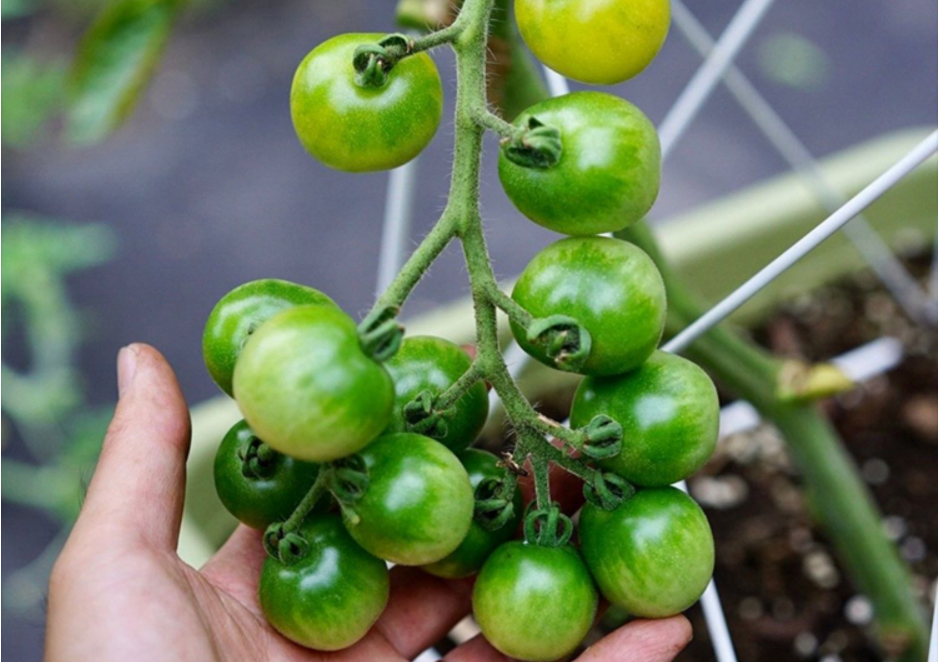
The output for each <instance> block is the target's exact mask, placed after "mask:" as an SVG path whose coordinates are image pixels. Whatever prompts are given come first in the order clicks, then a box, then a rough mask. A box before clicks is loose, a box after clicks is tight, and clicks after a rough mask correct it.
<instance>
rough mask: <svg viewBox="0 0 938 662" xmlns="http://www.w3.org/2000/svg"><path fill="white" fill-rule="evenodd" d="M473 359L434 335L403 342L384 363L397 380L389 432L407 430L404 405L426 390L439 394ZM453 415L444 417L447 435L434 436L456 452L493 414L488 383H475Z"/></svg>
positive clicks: (468, 442)
mask: <svg viewBox="0 0 938 662" xmlns="http://www.w3.org/2000/svg"><path fill="white" fill-rule="evenodd" d="M471 364H472V360H471V359H470V358H469V355H468V354H466V353H465V352H464V351H463V350H462V349H461V348H460V347H459V346H458V345H455V344H453V343H451V342H450V341H448V340H444V339H443V338H434V337H433V336H412V337H409V338H406V339H405V340H404V342H403V343H401V347H400V349H399V350H398V351H397V353H396V354H395V355H394V356H393V357H391V358H390V359H389V360H387V361H386V362H385V363H384V367H385V368H387V371H388V373H389V374H390V375H391V379H393V380H394V391H395V394H396V395H395V399H394V412H393V414H392V416H391V424H390V426H388V432H406V431H407V425H406V423H405V419H404V407H405V406H406V405H407V404H408V403H409V402H410V401H411V400H413V399H414V398H416V397H417V396H418V395H419V394H420V393H421V392H422V391H425V390H430V391H432V392H433V393H435V394H437V395H439V394H440V393H442V392H443V391H445V390H446V389H448V388H449V387H450V386H452V385H453V384H454V383H455V382H456V380H457V379H459V378H460V377H461V376H462V374H463V373H464V372H466V371H467V370H468V369H469V366H470V365H471ZM453 410H454V411H453V413H452V415H449V416H446V417H445V418H444V419H443V420H444V422H445V426H446V435H445V436H444V437H436V436H434V439H436V440H437V441H439V442H440V443H441V444H443V445H444V446H446V447H447V448H449V449H450V450H451V451H453V452H454V453H456V452H459V451H461V450H463V449H464V448H466V447H467V446H469V444H471V443H472V442H473V441H474V440H475V438H476V437H477V436H479V432H481V431H482V427H483V426H484V425H485V420H486V418H488V414H489V397H488V393H487V392H486V390H485V385H484V384H483V383H482V382H481V381H480V382H477V383H476V384H474V385H473V386H472V387H471V388H470V389H469V390H468V391H467V392H466V394H465V395H463V396H462V397H461V398H460V399H459V400H458V401H457V402H456V404H455V405H454V406H453Z"/></svg>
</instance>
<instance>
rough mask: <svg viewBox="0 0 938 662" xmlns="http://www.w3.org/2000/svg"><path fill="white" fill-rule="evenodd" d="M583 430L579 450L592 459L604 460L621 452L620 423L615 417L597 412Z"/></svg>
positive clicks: (621, 434) (621, 432)
mask: <svg viewBox="0 0 938 662" xmlns="http://www.w3.org/2000/svg"><path fill="white" fill-rule="evenodd" d="M580 429H581V430H582V431H583V435H584V441H583V446H582V447H581V448H580V451H581V452H582V453H583V454H584V455H586V456H588V457H591V458H593V459H594V460H605V459H608V458H611V457H615V456H616V455H618V454H619V453H621V452H622V436H623V431H622V425H621V424H620V423H619V422H618V421H616V420H615V419H613V418H611V417H609V416H607V415H605V414H599V415H597V416H594V417H593V418H592V419H591V420H590V422H589V423H588V424H587V425H586V427H583V428H580Z"/></svg>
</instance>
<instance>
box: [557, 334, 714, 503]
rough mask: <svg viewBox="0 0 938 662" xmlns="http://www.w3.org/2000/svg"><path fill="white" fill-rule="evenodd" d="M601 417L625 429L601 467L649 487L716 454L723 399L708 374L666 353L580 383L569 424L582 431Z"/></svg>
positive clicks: (673, 478)
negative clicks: (621, 372)
mask: <svg viewBox="0 0 938 662" xmlns="http://www.w3.org/2000/svg"><path fill="white" fill-rule="evenodd" d="M600 414H605V415H606V416H609V417H611V418H612V419H614V420H616V421H618V422H619V423H620V424H621V425H622V430H623V433H624V434H623V438H624V445H623V448H622V452H621V453H620V454H619V455H617V456H615V457H613V458H610V459H608V460H603V461H601V462H600V463H599V464H600V465H601V466H602V467H603V468H605V469H609V470H611V471H613V472H614V473H617V474H619V475H620V476H622V477H623V478H625V479H626V480H628V481H629V482H630V483H634V484H636V485H643V486H645V487H665V486H667V485H671V484H672V483H676V482H678V481H679V480H683V479H684V478H687V477H688V476H690V475H691V474H693V473H695V472H696V471H697V470H698V469H700V467H702V466H703V465H704V463H705V462H706V461H707V460H708V459H709V458H710V456H711V455H712V454H713V449H714V448H715V447H716V443H717V434H718V432H719V430H720V401H719V399H718V398H717V391H716V388H715V387H714V386H713V382H712V381H710V378H709V377H708V376H707V373H705V372H704V371H703V370H701V369H700V368H699V367H698V366H697V365H696V364H694V363H691V362H690V361H688V360H687V359H683V358H681V357H679V356H675V355H673V354H667V353H665V352H661V351H658V352H655V353H654V354H652V355H651V357H650V358H649V359H648V360H647V361H646V362H645V363H643V364H642V365H641V366H640V367H638V368H637V369H635V370H633V371H632V372H630V373H628V374H625V375H619V376H616V377H587V378H586V379H584V380H583V381H582V382H581V383H580V386H579V388H578V389H577V392H576V396H575V397H574V399H573V408H572V410H571V412H570V424H571V425H572V426H573V427H582V426H584V425H586V424H588V423H589V422H590V420H592V418H593V417H594V416H598V415H600Z"/></svg>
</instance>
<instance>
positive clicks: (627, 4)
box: [515, 0, 671, 85]
mask: <svg viewBox="0 0 938 662" xmlns="http://www.w3.org/2000/svg"><path fill="white" fill-rule="evenodd" d="M515 16H516V17H517V20H518V27H519V28H520V30H521V36H522V37H524V41H525V43H527V45H528V47H529V48H530V49H531V51H533V53H534V55H536V56H537V58H538V59H539V60H540V61H541V62H543V63H544V64H546V65H547V66H548V67H550V68H551V69H553V70H554V71H556V72H557V73H559V74H563V75H564V76H567V77H568V78H573V79H574V80H578V81H581V82H583V83H591V84H594V85H613V84H615V83H621V82H622V81H624V80H628V79H629V78H632V77H633V76H637V75H638V74H640V73H641V72H642V71H643V70H644V69H645V67H647V66H648V65H649V64H650V63H651V61H652V60H653V59H655V56H656V55H657V54H658V51H659V50H660V49H661V45H662V44H663V43H664V39H665V37H667V35H668V27H669V26H670V24H671V7H670V5H669V0H516V1H515Z"/></svg>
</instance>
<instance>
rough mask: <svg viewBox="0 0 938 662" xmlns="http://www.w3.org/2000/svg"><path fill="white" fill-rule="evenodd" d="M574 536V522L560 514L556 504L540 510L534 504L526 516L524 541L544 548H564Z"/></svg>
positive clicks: (553, 503) (552, 503)
mask: <svg viewBox="0 0 938 662" xmlns="http://www.w3.org/2000/svg"><path fill="white" fill-rule="evenodd" d="M572 536H573V521H572V520H571V519H570V518H569V517H567V516H566V515H565V514H563V513H562V512H560V506H558V505H557V503H556V502H551V504H550V505H549V506H547V507H545V508H538V507H537V506H536V505H534V502H532V503H531V505H529V506H528V512H527V514H526V515H525V516H524V539H525V541H526V542H527V543H529V544H535V545H540V546H542V547H562V546H563V545H566V544H567V543H568V542H570V538H571V537H572Z"/></svg>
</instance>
